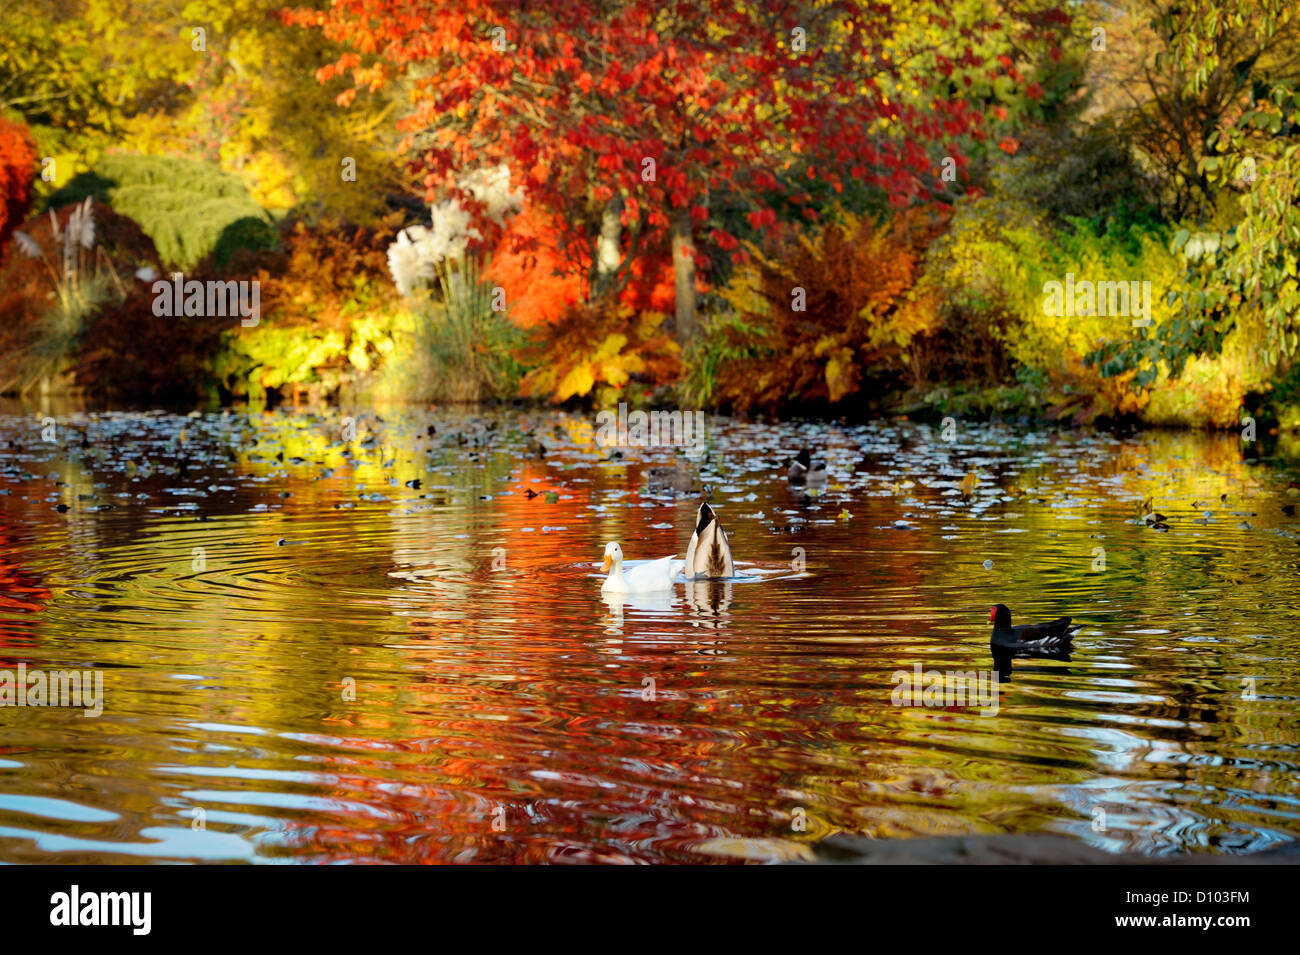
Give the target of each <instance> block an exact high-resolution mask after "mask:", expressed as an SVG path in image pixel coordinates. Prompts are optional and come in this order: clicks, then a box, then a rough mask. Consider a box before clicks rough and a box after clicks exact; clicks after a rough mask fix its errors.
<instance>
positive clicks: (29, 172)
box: [0, 116, 36, 255]
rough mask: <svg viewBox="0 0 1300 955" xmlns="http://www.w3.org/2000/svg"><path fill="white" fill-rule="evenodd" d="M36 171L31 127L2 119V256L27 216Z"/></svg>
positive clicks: (0, 210) (0, 202)
mask: <svg viewBox="0 0 1300 955" xmlns="http://www.w3.org/2000/svg"><path fill="white" fill-rule="evenodd" d="M35 171H36V143H35V141H34V140H33V139H32V134H31V133H30V132H29V131H28V129H27V127H26V126H24V125H23V124H21V123H13V122H10V121H9V120H7V119H5V118H4V117H3V116H0V255H3V253H4V250H5V246H6V245H7V244H8V242H9V236H10V235H11V234H12V233H13V231H14V229H16V228H17V227H18V224H19V223H20V222H22V221H23V219H24V218H26V216H27V210H28V209H29V208H31V203H32V179H33V178H34V176H35Z"/></svg>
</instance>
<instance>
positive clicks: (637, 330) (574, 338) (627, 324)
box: [520, 302, 682, 405]
mask: <svg viewBox="0 0 1300 955" xmlns="http://www.w3.org/2000/svg"><path fill="white" fill-rule="evenodd" d="M665 321H666V316H665V315H664V314H663V313H661V312H651V311H647V312H637V311H636V310H635V309H634V308H633V307H632V306H631V305H628V304H623V305H615V306H611V305H609V304H606V303H602V302H592V303H586V304H577V305H574V306H573V307H572V308H570V309H569V310H568V311H567V312H566V313H565V314H564V315H563V316H562V317H561V318H560V319H559V320H558V321H555V322H553V323H550V324H548V325H544V326H538V327H537V328H536V329H534V332H533V337H532V341H531V344H530V346H529V347H528V348H527V349H525V351H524V357H525V361H526V362H527V363H528V364H532V365H535V366H536V367H534V368H533V370H532V371H531V372H529V373H528V375H527V376H526V377H525V378H524V380H523V383H522V387H521V389H520V390H521V393H522V394H523V395H524V396H525V397H530V396H540V395H549V396H550V398H551V400H552V401H556V402H560V401H567V400H568V399H570V398H575V397H576V398H582V397H586V396H588V395H593V396H594V398H595V400H596V402H597V403H598V404H601V405H609V404H616V403H617V402H618V401H620V400H629V399H630V400H631V401H632V402H633V403H642V402H644V401H645V400H646V399H648V398H649V397H650V396H651V394H652V393H653V392H654V391H655V390H656V389H658V388H660V387H663V386H665V385H667V384H669V383H670V382H672V381H674V380H675V379H676V378H677V377H678V376H679V375H680V374H681V369H682V365H681V359H680V349H679V348H678V346H677V343H676V342H675V341H673V339H672V336H671V335H670V334H668V333H667V332H666V331H665V330H664V327H663V326H664V323H665Z"/></svg>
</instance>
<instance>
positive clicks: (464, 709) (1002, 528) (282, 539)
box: [0, 407, 1300, 863]
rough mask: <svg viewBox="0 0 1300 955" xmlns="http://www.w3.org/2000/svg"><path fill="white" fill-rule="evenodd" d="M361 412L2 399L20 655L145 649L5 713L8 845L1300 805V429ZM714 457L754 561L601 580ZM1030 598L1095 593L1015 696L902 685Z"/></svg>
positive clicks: (659, 851)
mask: <svg viewBox="0 0 1300 955" xmlns="http://www.w3.org/2000/svg"><path fill="white" fill-rule="evenodd" d="M344 414H345V413H344V412H335V411H330V412H325V413H311V412H306V411H294V410H284V411H277V412H270V413H264V414H263V413H257V414H252V413H243V412H230V413H227V414H206V415H191V416H184V415H174V414H162V413H156V414H135V413H82V412H70V413H66V414H57V415H50V416H49V417H50V418H51V419H52V422H51V421H45V422H43V421H42V415H41V414H40V413H36V412H34V410H33V409H31V408H24V409H16V408H13V407H10V408H9V409H8V413H7V414H3V415H0V455H2V458H0V461H2V463H0V670H8V671H11V672H14V673H16V672H17V668H18V667H19V665H20V664H21V665H23V666H25V667H26V668H27V670H28V671H29V676H30V672H31V671H42V672H44V673H47V674H48V673H53V672H54V671H59V670H63V671H68V670H78V671H93V672H94V673H95V674H98V675H100V676H102V681H103V683H102V686H103V695H102V700H101V703H102V713H101V714H100V715H98V716H97V717H94V716H92V717H88V716H86V715H84V708H74V707H71V706H63V707H54V706H43V707H42V706H23V707H19V706H12V705H6V706H0V861H5V862H51V861H53V862H114V861H140V860H158V861H189V860H192V861H222V862H225V861H247V862H289V861H298V862H331V861H375V862H466V863H482V862H504V861H510V862H525V861H527V862H542V861H550V862H633V863H640V862H727V861H737V860H774V859H795V858H801V857H803V856H804V854H806V852H807V846H808V845H809V843H811V842H813V841H815V840H817V839H820V838H822V837H824V836H826V835H829V834H831V833H833V832H836V831H848V832H853V833H860V834H864V835H868V836H873V837H878V838H908V837H917V836H923V835H952V834H979V833H984V834H996V833H1005V832H1031V831H1051V832H1055V833H1058V834H1064V835H1066V836H1069V837H1073V838H1076V839H1079V840H1082V841H1084V842H1087V843H1090V844H1092V845H1095V846H1098V847H1101V848H1103V849H1106V850H1111V851H1117V852H1118V851H1137V852H1143V853H1149V854H1161V855H1163V854H1174V853H1182V852H1212V853H1240V852H1247V851H1252V850H1256V849H1262V848H1266V847H1268V846H1270V845H1273V844H1275V843H1279V842H1283V841H1287V840H1290V839H1294V838H1296V837H1297V835H1300V774H1298V773H1297V766H1298V764H1300V753H1298V752H1297V749H1298V747H1300V725H1298V720H1297V717H1300V611H1297V608H1296V592H1297V587H1296V585H1297V581H1298V580H1300V546H1298V541H1297V536H1298V534H1297V532H1300V520H1298V519H1297V518H1296V517H1295V516H1293V514H1288V513H1287V512H1286V511H1285V510H1284V507H1287V506H1288V505H1293V504H1295V503H1297V501H1300V497H1297V493H1298V492H1300V483H1298V482H1297V476H1298V472H1297V469H1296V466H1295V462H1296V457H1295V456H1294V452H1295V450H1296V449H1294V448H1287V447H1285V446H1282V447H1281V449H1280V451H1281V452H1286V451H1290V452H1292V454H1293V456H1291V457H1286V456H1284V454H1282V453H1276V452H1277V451H1278V449H1274V448H1270V449H1269V451H1268V454H1266V455H1265V456H1263V457H1262V458H1257V459H1252V458H1246V459H1243V446H1242V444H1241V442H1240V440H1239V438H1238V436H1236V435H1227V436H1223V435H1204V434H1186V433H1159V432H1147V433H1138V434H1135V435H1131V436H1125V437H1117V436H1114V435H1110V434H1106V433H1100V432H1084V431H1068V430H1051V429H1045V428H1040V427H1036V426H1024V427H1015V426H993V425H973V424H966V423H963V422H957V423H956V427H955V430H954V431H953V432H951V433H950V434H948V435H946V436H945V435H944V434H943V433H942V432H941V431H940V429H938V428H932V427H929V426H925V425H918V424H915V423H910V422H907V421H894V420H888V421H879V422H875V423H870V424H866V425H842V424H833V423H783V424H773V423H756V422H744V421H733V420H728V419H723V418H717V417H710V418H709V419H708V423H707V430H706V448H707V456H706V457H705V458H703V459H702V460H700V461H699V462H697V463H692V462H690V461H689V459H684V458H682V457H680V456H677V455H676V454H675V452H674V450H673V449H671V448H655V449H640V448H623V449H621V450H619V453H618V456H615V455H614V453H613V452H614V450H615V449H609V448H605V449H602V448H599V447H596V446H595V445H594V444H593V443H592V428H593V425H594V423H595V422H594V418H591V417H588V418H584V417H580V416H571V415H566V414H561V413H558V412H556V413H547V412H544V411H533V410H528V411H520V410H506V411H499V412H498V411H493V412H479V413H469V412H464V413H462V412H452V411H447V412H426V411H423V410H420V411H412V410H403V409H381V410H379V411H377V412H376V411H374V410H368V411H358V412H354V413H353V415H352V418H351V419H350V420H349V419H345V417H344ZM51 423H53V425H54V427H53V429H52V430H51V429H49V428H48V427H46V428H43V425H49V424H51ZM351 427H354V428H355V436H352V435H351V434H350V433H349V435H348V437H350V438H352V440H350V441H344V440H343V437H344V429H345V428H351ZM945 437H950V438H952V440H950V441H949V440H945ZM46 438H53V440H45V439H46ZM803 447H808V448H810V449H812V450H813V451H814V453H815V454H817V455H819V456H822V457H824V458H825V459H826V460H827V462H828V465H829V479H828V481H827V483H826V485H825V486H824V487H819V488H814V489H813V492H812V493H808V492H807V491H806V490H803V489H792V488H791V487H790V486H789V485H788V484H787V482H786V480H785V461H786V459H787V458H788V457H789V456H791V455H792V454H794V453H795V452H797V451H798V450H799V449H800V448H803ZM675 461H677V462H682V468H683V470H686V469H689V471H690V473H689V474H687V475H686V476H684V477H682V478H680V480H681V481H682V483H686V482H687V481H694V483H695V484H696V486H703V485H708V488H709V493H710V495H711V500H712V502H713V504H714V505H715V506H716V508H717V512H718V514H719V517H720V519H721V522H722V524H723V526H724V527H725V528H727V530H728V531H729V533H730V535H731V544H732V548H733V551H734V554H735V557H736V560H737V562H738V565H739V567H738V570H740V571H746V572H747V573H746V575H747V576H749V577H753V578H756V579H750V580H745V581H740V582H735V583H728V584H712V585H707V586H702V585H701V586H693V587H692V588H691V589H690V591H689V592H688V588H687V586H686V585H685V584H678V585H677V586H676V588H675V590H674V591H673V592H672V593H671V594H661V595H654V594H650V595H631V596H629V597H628V598H627V599H625V600H617V599H603V598H602V596H601V592H600V577H599V566H598V565H599V562H600V560H601V556H602V552H603V549H604V544H605V542H606V541H608V540H618V541H620V542H621V544H622V548H623V550H624V552H625V553H626V555H627V558H628V559H629V561H635V560H638V559H645V558H652V557H661V556H664V555H667V554H673V553H676V554H680V555H684V554H685V551H686V544H687V539H688V537H689V533H690V529H691V525H692V522H693V517H694V513H695V508H696V506H697V504H698V502H699V500H700V496H699V494H698V493H675V492H674V491H672V490H659V489H658V484H657V483H656V484H655V485H653V486H652V485H651V484H650V483H649V482H648V481H647V475H648V473H649V471H650V469H651V468H657V467H665V466H671V465H673V464H674V462H675ZM972 470H973V471H974V472H975V473H976V475H977V476H978V483H977V484H976V485H975V486H974V488H973V489H972V488H970V487H969V484H968V485H967V488H966V490H968V491H969V492H970V493H969V494H963V493H962V487H961V485H962V481H963V478H964V477H965V476H966V475H967V474H969V473H970V472H971V471H972ZM1146 499H1151V501H1152V508H1153V510H1154V511H1157V512H1159V513H1160V514H1162V515H1164V517H1165V519H1166V520H1165V522H1164V523H1165V524H1167V525H1168V528H1167V529H1161V528H1157V527H1153V526H1152V524H1151V521H1152V518H1151V517H1150V516H1143V515H1142V514H1141V513H1140V509H1139V508H1137V507H1136V506H1135V505H1137V504H1138V503H1139V502H1140V501H1144V500H1146ZM1291 510H1292V511H1294V508H1291ZM999 602H1000V603H1005V604H1007V605H1008V606H1009V607H1011V609H1012V611H1013V613H1014V615H1015V620H1016V621H1017V622H1028V621H1031V620H1034V619H1048V618H1053V617H1058V616H1062V615H1070V616H1073V617H1074V618H1075V620H1076V622H1077V623H1080V624H1082V625H1083V628H1082V630H1081V631H1080V632H1079V633H1078V634H1077V635H1076V638H1075V649H1074V651H1073V653H1071V654H1069V655H1068V658H1065V659H1018V660H1015V661H1014V662H1013V664H1012V665H1011V669H1010V672H1009V673H1008V672H1006V670H1005V669H1003V671H1002V676H1003V677H1005V679H1003V680H1001V681H1000V682H999V683H998V684H997V687H996V711H994V708H993V707H990V706H984V707H980V706H977V705H964V706H963V705H959V704H954V705H951V706H949V705H946V702H947V701H943V700H940V701H938V703H939V704H940V705H933V706H927V705H919V706H904V705H898V703H899V702H900V698H899V695H898V692H897V689H898V678H897V676H896V674H897V673H898V671H906V672H908V673H915V672H917V671H916V670H915V669H914V668H915V667H917V666H919V667H920V668H921V669H922V671H924V672H925V673H927V674H928V673H931V672H939V673H949V672H970V671H978V672H981V673H987V672H988V671H989V670H990V669H992V668H993V667H994V660H993V658H992V656H991V655H990V649H989V636H990V624H989V623H988V612H989V607H990V606H991V605H992V604H994V603H999ZM0 676H2V674H0ZM902 701H903V702H908V701H914V702H922V698H921V696H920V695H919V694H918V695H916V696H915V697H904V698H903V700H902Z"/></svg>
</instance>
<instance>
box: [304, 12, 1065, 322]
mask: <svg viewBox="0 0 1300 955" xmlns="http://www.w3.org/2000/svg"><path fill="white" fill-rule="evenodd" d="M417 6H418V7H419V12H418V13H415V12H413V9H412V5H411V4H410V3H409V0H331V2H330V3H329V6H328V9H326V10H325V11H321V10H320V9H317V8H315V7H310V8H302V9H299V10H297V11H292V12H287V13H286V14H285V16H286V18H287V19H289V20H291V21H294V22H297V23H299V24H302V25H304V26H310V27H313V28H320V29H322V30H323V32H324V33H325V35H326V36H327V37H329V38H330V39H331V40H334V41H336V42H338V43H340V44H341V45H342V46H343V47H344V48H345V49H346V50H347V51H348V52H346V53H344V54H343V55H342V56H341V57H340V58H339V59H338V60H337V61H336V62H334V63H332V64H329V65H327V66H326V67H324V68H323V69H321V70H320V71H319V73H318V76H319V78H320V79H321V80H322V81H327V80H330V79H332V78H335V77H338V76H345V75H346V76H350V78H351V79H352V82H353V88H351V89H348V90H346V91H345V92H344V93H343V94H342V95H341V96H340V98H339V99H340V102H342V103H347V102H351V101H352V100H353V99H354V98H355V95H356V92H357V91H358V90H362V89H370V90H376V89H379V88H382V87H384V86H386V85H387V84H389V83H390V82H395V81H397V80H399V79H400V80H402V81H403V82H406V83H408V84H409V85H410V88H411V96H412V101H413V105H414V109H412V110H410V111H409V115H407V116H405V117H404V118H403V119H402V120H401V121H400V128H401V129H402V130H403V131H405V132H407V133H408V134H410V135H411V137H412V138H411V139H408V141H407V145H408V147H413V146H414V136H415V135H416V134H418V135H419V136H420V140H421V143H420V147H419V152H418V153H417V154H415V155H416V158H415V159H414V163H415V165H416V167H417V171H418V172H419V173H420V174H421V176H422V181H423V183H424V185H425V187H426V189H427V191H428V198H429V199H430V200H433V199H434V198H436V195H437V193H438V192H439V191H440V190H442V189H447V188H450V189H455V180H456V177H457V175H459V174H462V173H463V172H464V171H465V170H467V169H471V168H475V167H479V166H484V165H491V164H495V163H498V162H505V163H507V164H508V165H509V166H510V168H511V170H512V174H513V177H514V179H513V181H514V182H515V183H517V184H522V185H523V186H524V187H525V188H526V190H527V194H528V197H529V199H530V200H531V201H532V202H534V203H536V204H538V205H539V206H540V207H542V208H543V209H545V210H546V211H547V212H548V213H551V214H553V215H554V216H555V217H556V219H555V221H556V222H557V223H558V224H559V227H560V229H562V230H563V232H564V234H565V235H566V237H567V239H566V241H563V242H562V243H561V244H560V248H568V247H570V246H582V245H583V244H585V243H586V241H587V240H588V238H589V237H590V236H591V235H592V234H594V230H593V223H594V222H595V221H597V220H598V219H599V213H600V209H601V207H603V204H604V203H605V202H606V201H607V200H608V199H610V198H611V197H613V196H614V195H621V196H622V197H624V199H625V207H624V213H623V220H624V224H625V225H627V226H629V227H631V226H637V227H639V229H640V234H641V236H642V238H643V240H644V243H645V246H644V247H646V248H662V247H665V246H666V242H665V241H664V240H665V236H666V233H667V230H668V227H669V223H670V221H671V220H673V219H677V218H678V217H681V216H683V215H684V216H685V217H686V218H687V221H688V222H698V221H699V218H700V216H701V214H702V213H703V210H704V208H705V206H706V198H707V196H708V195H709V194H711V193H714V194H730V195H739V196H743V197H744V198H745V199H746V200H748V201H750V202H751V203H752V204H753V206H754V207H755V209H754V211H755V216H754V218H753V219H752V220H751V221H753V222H754V224H755V226H756V227H759V226H766V227H771V226H772V225H774V224H775V216H774V215H771V213H772V211H773V210H772V209H770V208H768V207H767V206H766V205H765V202H766V200H765V199H764V194H765V193H767V194H770V192H771V190H772V189H773V187H774V186H775V185H776V181H775V175H780V174H785V173H783V172H779V171H777V172H776V173H775V174H774V170H773V169H772V165H773V157H774V156H776V155H798V156H800V157H801V159H803V160H804V166H805V168H807V171H808V175H809V176H814V177H815V178H816V179H818V180H820V181H824V182H826V183H828V184H829V185H830V186H831V187H832V188H834V189H837V190H838V189H840V188H842V186H843V181H844V178H845V177H846V176H848V177H852V178H855V179H859V180H862V181H864V182H867V183H871V184H874V185H878V186H881V187H882V188H884V189H886V190H888V191H889V193H890V194H891V197H892V198H893V200H894V201H895V202H896V203H897V204H899V205H906V204H908V203H909V202H910V201H912V200H913V199H915V198H917V197H920V196H925V195H926V194H927V193H928V192H929V191H930V189H932V188H934V187H936V186H937V183H938V180H937V177H936V176H934V175H932V170H931V169H930V159H929V158H928V155H929V153H930V152H931V151H933V150H932V147H936V146H939V147H942V148H943V151H944V153H945V154H946V155H949V156H954V157H956V158H958V161H959V162H960V161H961V159H962V157H961V155H960V150H959V148H958V138H959V137H960V136H961V135H963V134H965V133H969V132H971V131H973V130H977V128H978V127H979V124H980V123H981V122H982V121H983V117H982V116H981V115H980V114H979V113H978V112H977V111H972V110H969V109H967V104H966V102H965V101H964V100H963V99H961V98H960V97H958V96H956V95H955V94H954V93H953V92H952V91H951V90H949V89H948V88H947V81H946V80H943V79H942V75H941V74H940V75H939V77H937V78H936V84H935V87H934V89H933V90H932V91H931V92H932V93H933V95H932V96H930V97H928V98H926V99H925V100H924V105H923V106H912V105H908V104H907V103H899V102H898V101H897V100H894V101H891V100H890V99H889V98H888V96H887V95H886V93H885V91H884V89H883V88H882V84H881V83H880V82H879V78H880V76H881V75H889V76H892V77H893V78H894V79H898V78H899V75H900V68H899V66H897V65H896V64H898V63H900V62H905V61H907V60H908V59H909V56H908V53H909V51H908V50H907V49H902V50H895V51H894V54H895V55H894V57H893V59H892V60H884V59H882V56H881V50H882V48H884V47H886V46H888V45H889V44H891V43H894V44H895V45H897V44H899V43H902V42H903V41H902V40H901V38H900V34H899V26H900V21H899V19H898V16H897V12H896V11H895V10H893V9H891V6H890V5H888V4H863V3H861V2H860V0H825V2H819V3H815V4H813V3H790V4H782V5H777V6H773V5H771V4H765V3H743V4H742V3H735V4H720V5H718V4H704V5H697V4H688V3H682V2H671V3H668V4H663V3H661V2H659V0H612V2H610V0H605V2H602V3H599V4H597V3H592V2H590V0H586V2H584V0H457V2H455V3H442V2H435V3H428V4H420V5H417ZM948 6H949V4H948V3H947V0H929V2H928V3H927V2H923V3H921V4H920V5H919V7H918V9H917V10H916V15H917V16H931V17H933V18H934V19H935V22H936V23H938V24H940V25H941V26H948V25H949V24H950V23H951V21H950V19H949V17H948V13H949V11H948V9H947V8H948ZM1043 22H1044V23H1046V22H1047V21H1045V20H1044V21H1043ZM845 23H849V24H851V25H852V28H851V29H849V30H847V31H840V32H837V33H836V42H835V43H828V42H825V36H826V35H827V33H828V32H829V31H831V30H833V29H835V26H834V25H837V24H845ZM1005 24H1006V21H1005V20H1004V19H1003V18H1000V17H998V16H996V15H990V16H989V18H988V19H987V20H985V21H982V22H981V23H979V24H977V25H975V26H972V25H971V24H965V25H964V27H963V29H962V31H961V32H960V34H958V33H957V31H956V30H954V31H953V33H954V35H953V36H952V37H950V39H951V46H952V51H951V53H950V54H948V59H950V60H952V61H954V62H962V63H967V62H970V61H971V60H973V59H974V58H975V57H976V52H975V46H976V40H975V37H976V36H977V35H979V36H987V35H989V34H991V33H1002V32H1006V31H1007V30H1008V27H1007V26H1006V25H1005ZM976 27H977V28H976ZM796 31H801V35H802V34H806V45H804V44H801V45H800V46H797V47H796V46H794V45H793V42H792V37H795V36H796ZM1045 31H1046V32H1050V30H1046V28H1045ZM819 37H820V40H819V39H818V38H819ZM925 42H927V43H929V40H928V39H927V40H926V41H925ZM408 71H409V75H408ZM940 80H942V81H941V82H940ZM881 121H887V122H888V123H889V125H890V128H891V130H897V131H898V132H899V134H900V138H899V139H898V140H897V141H895V140H879V139H878V138H877V137H876V136H875V135H874V134H873V130H875V129H878V128H879V125H878V124H879V123H880V122H881ZM650 160H653V161H654V167H653V168H654V174H653V175H651V174H649V166H648V162H649V161H650ZM814 170H815V172H814ZM804 216H805V218H807V219H809V220H814V219H815V216H816V213H815V210H812V209H808V210H806V211H805V213H804ZM728 238H731V237H729V236H727V234H726V233H725V232H724V231H722V230H717V231H715V232H714V233H713V240H714V241H716V242H718V243H719V245H723V244H725V243H726V242H727V239H728ZM737 254H739V252H738V253H737ZM548 274H549V273H548ZM542 297H543V298H546V297H547V296H545V295H544V296H542ZM549 297H550V298H552V299H554V298H563V294H562V293H560V292H558V291H556V290H552V292H551V293H550V295H549ZM541 311H542V312H544V311H545V309H542V310H541ZM525 313H526V314H528V315H529V318H530V320H533V321H535V320H537V319H536V316H537V315H538V314H540V312H538V311H537V310H534V309H532V306H531V305H530V307H529V309H526V310H525Z"/></svg>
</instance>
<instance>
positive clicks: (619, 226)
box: [592, 196, 623, 299]
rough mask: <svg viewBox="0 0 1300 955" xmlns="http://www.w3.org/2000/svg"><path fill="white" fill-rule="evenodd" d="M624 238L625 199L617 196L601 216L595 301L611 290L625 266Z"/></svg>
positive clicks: (597, 246)
mask: <svg viewBox="0 0 1300 955" xmlns="http://www.w3.org/2000/svg"><path fill="white" fill-rule="evenodd" d="M622 237H623V197H622V196H615V197H614V198H612V199H610V200H609V202H608V203H606V204H605V211H604V212H602V213H601V216H600V238H599V239H597V241H596V287H595V289H593V292H594V294H593V295H592V298H593V299H599V298H601V297H602V296H603V295H604V294H605V291H606V290H607V289H608V288H609V285H610V282H612V281H613V279H614V277H615V276H616V275H617V274H618V267H619V266H620V265H622V264H623V253H622V251H621V249H620V247H619V244H620V242H621V240H622Z"/></svg>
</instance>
